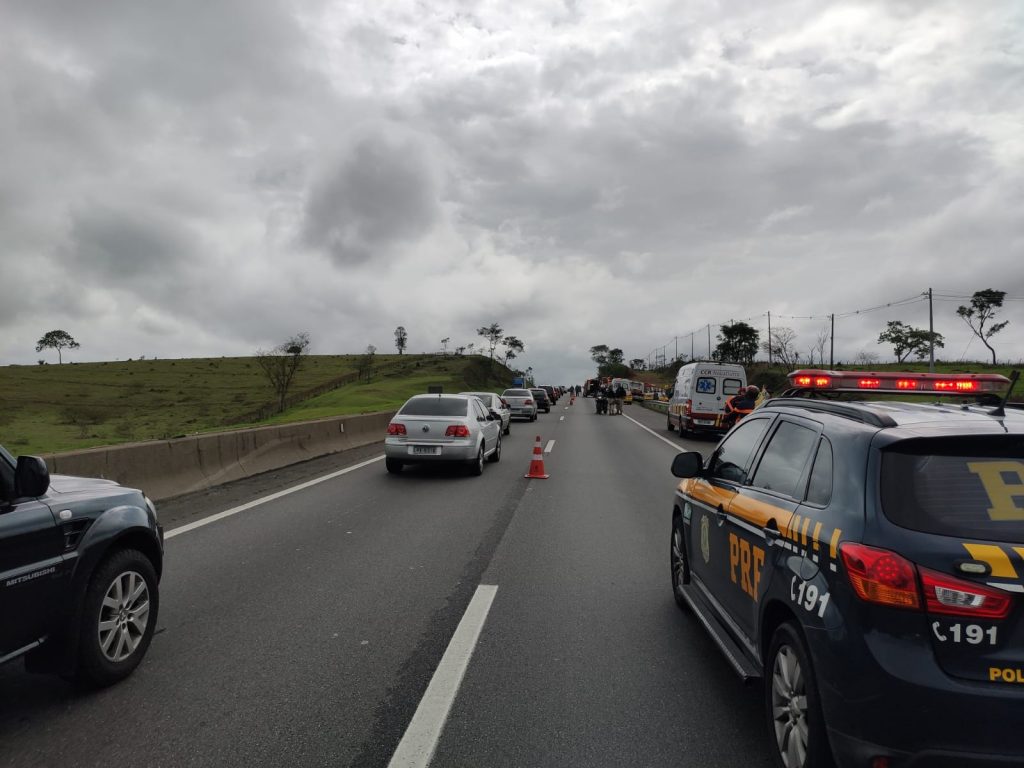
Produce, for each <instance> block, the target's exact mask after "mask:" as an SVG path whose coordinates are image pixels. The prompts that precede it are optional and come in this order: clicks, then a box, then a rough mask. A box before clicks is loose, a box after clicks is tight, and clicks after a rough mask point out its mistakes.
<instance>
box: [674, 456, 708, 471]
mask: <svg viewBox="0 0 1024 768" xmlns="http://www.w3.org/2000/svg"><path fill="white" fill-rule="evenodd" d="M703 469H704V458H703V457H702V456H701V455H700V454H699V453H698V452H697V451H686V452H685V453H677V454H676V457H675V458H674V459H672V474H673V475H675V476H676V477H699V476H700V473H701V470H703Z"/></svg>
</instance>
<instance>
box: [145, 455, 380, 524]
mask: <svg viewBox="0 0 1024 768" xmlns="http://www.w3.org/2000/svg"><path fill="white" fill-rule="evenodd" d="M383 458H384V454H381V455H380V456H376V457H374V458H372V459H368V460H366V461H364V462H361V463H359V464H353V465H352V466H351V467H345V469H339V470H338V471H337V472H331V473H330V474H329V475H323V476H321V477H317V478H314V479H312V480H308V481H306V482H305V483H299V485H293V486H292V487H291V488H285V489H284V490H283V491H278V492H277V493H272V494H270V495H269V496H263V497H261V498H259V499H253V500H252V501H250V502H246V503H245V504H242V505H240V506H237V507H232V508H231V509H225V510H224V511H223V512H218V513H217V514H215V515H210V516H209V517H204V518H203V519H202V520H196V521H195V522H194V523H188V524H186V525H181V526H178V527H177V528H175V529H173V530H171V531H165V532H164V539H165V540H166V539H173V538H174V537H175V536H177V535H178V534H181V533H188V532H189V531H194V530H195V529H196V528H202V527H203V526H204V525H209V524H210V523H215V522H217V521H218V520H223V519H224V518H225V517H231V516H232V515H237V514H238V513H239V512H245V511H246V510H247V509H252V508H253V507H258V506H260V505H261V504H266V503H267V502H269V501H274V500H275V499H280V498H281V497H282V496H287V495H288V494H290V493H295V492H296V491H303V490H305V489H306V488H312V487H313V486H314V485H319V484H320V483H325V482H327V481H328V480H333V479H334V478H336V477H341V476H342V475H347V474H348V473H349V472H355V471H356V470H357V469H362V468H363V467H368V466H370V465H371V464H373V463H375V462H378V461H380V460H381V459H383Z"/></svg>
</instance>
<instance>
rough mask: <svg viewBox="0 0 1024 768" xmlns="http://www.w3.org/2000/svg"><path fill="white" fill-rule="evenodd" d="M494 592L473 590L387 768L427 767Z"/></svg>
mask: <svg viewBox="0 0 1024 768" xmlns="http://www.w3.org/2000/svg"><path fill="white" fill-rule="evenodd" d="M497 591H498V587H497V585H494V584H480V585H479V586H477V588H476V592H475V593H474V594H473V599H472V600H470V601H469V607H468V608H466V612H465V613H464V614H463V615H462V620H461V621H460V622H459V626H458V627H456V628H455V634H454V635H452V639H451V641H450V642H449V643H448V648H447V649H446V650H445V652H444V656H442V657H441V663H440V664H438V665H437V669H436V670H435V671H434V676H433V677H432V678H430V685H428V686H427V692H426V693H424V694H423V698H422V699H421V700H420V705H419V706H418V707H417V708H416V714H414V715H413V716H412V720H410V721H409V727H408V728H406V729H405V735H404V736H402V740H401V741H400V742H399V744H398V749H396V750H395V754H393V755H392V756H391V762H390V763H388V768H426V766H428V765H430V760H431V758H432V757H433V756H434V750H435V749H437V742H438V739H440V738H441V731H442V730H443V729H444V724H445V722H446V721H447V720H448V713H449V712H450V711H451V708H452V704H453V703H454V702H455V696H456V695H457V694H458V692H459V686H460V685H461V684H462V678H463V677H464V676H465V674H466V668H467V667H468V666H469V660H470V658H471V657H472V656H473V651H474V650H475V649H476V643H477V640H479V639H480V632H481V630H482V629H483V628H484V622H485V621H487V614H488V613H489V612H490V610H491V603H493V602H494V595H495V594H496V593H497Z"/></svg>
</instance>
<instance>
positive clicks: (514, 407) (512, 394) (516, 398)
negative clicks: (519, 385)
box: [501, 389, 537, 421]
mask: <svg viewBox="0 0 1024 768" xmlns="http://www.w3.org/2000/svg"><path fill="white" fill-rule="evenodd" d="M501 397H502V399H503V400H504V401H505V402H506V403H508V406H509V408H510V409H511V411H512V418H514V419H529V420H530V421H536V420H537V400H536V398H535V397H534V396H533V393H532V392H531V391H530V390H528V389H506V390H505V391H504V392H502V393H501Z"/></svg>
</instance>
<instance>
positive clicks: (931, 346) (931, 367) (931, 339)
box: [928, 288, 935, 373]
mask: <svg viewBox="0 0 1024 768" xmlns="http://www.w3.org/2000/svg"><path fill="white" fill-rule="evenodd" d="M928 373H935V326H934V323H933V320H932V289H931V288H929V289H928Z"/></svg>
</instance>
